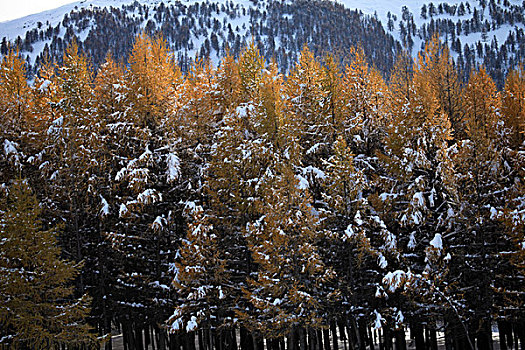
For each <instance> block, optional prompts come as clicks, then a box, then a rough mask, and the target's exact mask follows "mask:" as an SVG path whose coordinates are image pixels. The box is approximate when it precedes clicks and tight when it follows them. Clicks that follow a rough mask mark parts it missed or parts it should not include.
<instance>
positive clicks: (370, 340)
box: [366, 326, 375, 350]
mask: <svg viewBox="0 0 525 350" xmlns="http://www.w3.org/2000/svg"><path fill="white" fill-rule="evenodd" d="M366 330H367V333H368V335H367V337H368V345H369V346H370V350H374V349H375V347H374V337H373V336H372V328H370V327H368V326H367V327H366Z"/></svg>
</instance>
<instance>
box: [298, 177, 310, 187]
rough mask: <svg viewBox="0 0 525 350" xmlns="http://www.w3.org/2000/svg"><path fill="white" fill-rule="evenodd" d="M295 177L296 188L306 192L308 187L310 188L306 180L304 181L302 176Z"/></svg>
mask: <svg viewBox="0 0 525 350" xmlns="http://www.w3.org/2000/svg"><path fill="white" fill-rule="evenodd" d="M295 177H296V178H297V180H298V181H299V182H298V183H297V188H298V189H300V190H306V189H308V187H310V184H309V183H308V180H306V179H305V178H304V177H303V176H301V175H295Z"/></svg>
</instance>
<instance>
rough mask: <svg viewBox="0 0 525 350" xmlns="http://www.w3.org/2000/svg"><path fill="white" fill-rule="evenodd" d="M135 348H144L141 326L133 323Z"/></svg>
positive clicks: (140, 349)
mask: <svg viewBox="0 0 525 350" xmlns="http://www.w3.org/2000/svg"><path fill="white" fill-rule="evenodd" d="M135 339H136V340H135V348H136V349H137V350H144V343H143V337H142V327H140V326H139V325H135Z"/></svg>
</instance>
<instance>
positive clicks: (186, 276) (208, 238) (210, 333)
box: [167, 206, 231, 349]
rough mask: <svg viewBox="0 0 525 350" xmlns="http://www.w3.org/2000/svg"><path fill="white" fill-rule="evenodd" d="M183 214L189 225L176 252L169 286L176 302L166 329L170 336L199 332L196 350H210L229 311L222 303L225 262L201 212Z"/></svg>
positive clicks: (191, 209)
mask: <svg viewBox="0 0 525 350" xmlns="http://www.w3.org/2000/svg"><path fill="white" fill-rule="evenodd" d="M187 212H188V215H190V216H191V218H190V220H191V221H190V223H189V224H188V230H187V234H186V239H185V240H183V242H182V246H181V247H180V249H179V254H180V258H179V260H178V261H177V262H176V263H175V268H174V270H175V278H174V279H173V282H172V284H173V287H174V290H175V293H176V297H177V298H178V302H177V303H176V306H175V311H174V312H173V315H172V316H171V317H170V318H169V319H168V321H167V326H168V329H169V330H170V332H178V331H186V332H193V331H195V330H197V329H199V330H201V331H202V333H201V336H200V337H199V340H200V341H201V343H200V347H201V348H203V349H213V348H214V345H215V344H214V342H215V340H214V339H215V336H216V335H217V328H219V327H221V326H224V324H225V323H226V322H227V320H226V317H227V315H228V314H229V311H230V310H228V305H227V304H226V303H224V300H225V299H226V296H227V294H229V290H228V289H229V287H228V286H227V285H226V282H227V281H228V276H227V275H226V272H225V270H226V266H225V265H226V261H225V260H224V259H222V258H221V256H222V253H221V251H220V249H219V244H218V239H219V236H217V234H216V233H215V232H214V228H213V225H211V224H210V223H209V221H208V218H207V217H206V214H205V213H204V210H203V208H202V207H200V206H196V207H188V209H187ZM224 304H226V305H224ZM230 322H231V319H230Z"/></svg>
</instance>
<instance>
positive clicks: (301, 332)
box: [299, 327, 308, 350]
mask: <svg viewBox="0 0 525 350" xmlns="http://www.w3.org/2000/svg"><path fill="white" fill-rule="evenodd" d="M299 342H300V344H301V350H306V349H308V348H307V347H306V330H305V329H304V328H303V327H301V328H299Z"/></svg>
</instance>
